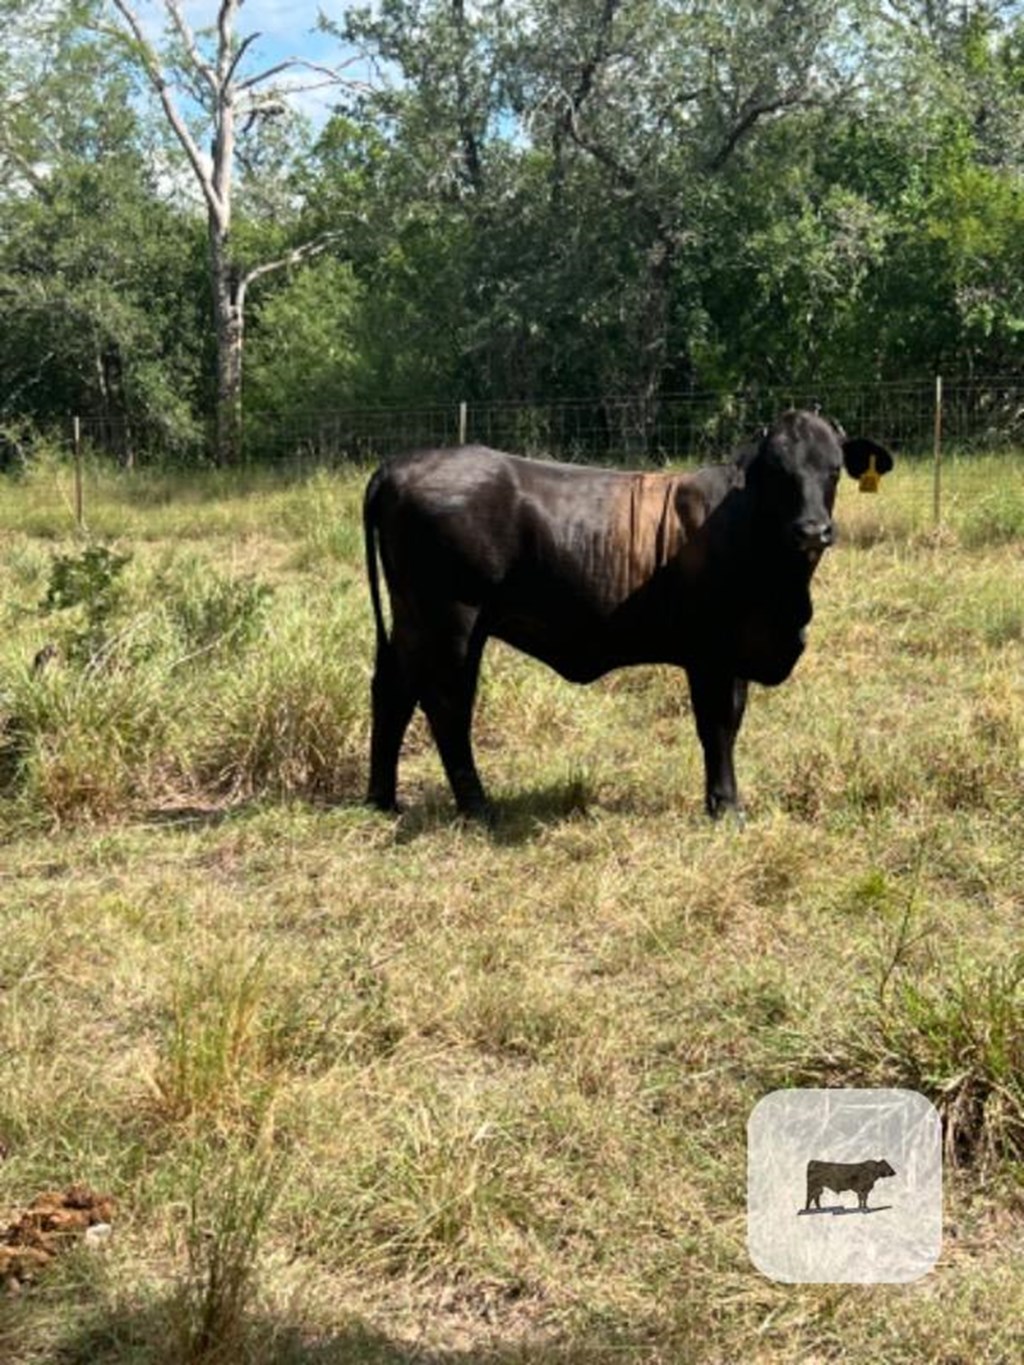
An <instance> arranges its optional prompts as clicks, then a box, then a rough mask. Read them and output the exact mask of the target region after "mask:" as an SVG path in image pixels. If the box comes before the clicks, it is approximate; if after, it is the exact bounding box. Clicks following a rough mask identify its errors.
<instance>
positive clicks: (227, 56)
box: [97, 0, 342, 463]
mask: <svg viewBox="0 0 1024 1365" xmlns="http://www.w3.org/2000/svg"><path fill="white" fill-rule="evenodd" d="M242 2H243V0H220V3H219V5H218V9H217V18H216V25H215V29H214V33H213V37H212V51H210V52H207V51H206V46H207V45H205V44H204V41H203V38H202V35H197V34H196V33H194V32H193V30H192V28H191V27H190V25H189V24H188V22H187V20H186V18H185V14H184V8H183V5H182V2H181V0H163V8H164V10H165V13H166V16H167V19H168V21H169V24H170V27H171V30H172V32H173V35H174V38H175V42H176V46H175V47H174V48H173V49H172V50H170V51H169V52H168V53H166V54H163V55H162V54H161V53H160V52H159V51H158V49H157V47H156V45H155V43H154V42H153V41H152V40H151V39H150V37H149V36H148V34H147V33H146V31H145V28H144V27H143V24H142V22H141V19H140V17H139V14H138V13H137V11H136V10H135V9H134V8H133V7H132V5H131V4H129V3H128V0H110V5H111V6H112V9H113V11H114V12H115V15H116V17H117V20H119V22H117V21H115V22H113V23H111V22H105V21H100V22H99V23H98V25H97V27H98V29H99V31H101V32H103V33H106V34H108V35H109V36H112V37H114V38H116V39H118V40H120V42H121V43H122V46H123V48H124V50H125V51H127V52H128V53H129V55H130V56H131V58H132V59H133V60H134V61H135V62H136V63H137V64H138V65H139V67H140V68H141V70H142V72H143V73H144V75H145V78H146V80H147V81H148V83H149V85H150V86H151V88H152V90H153V91H154V93H155V94H156V96H157V97H158V99H159V102H160V106H161V109H162V111H163V115H164V117H165V119H166V121H167V125H168V127H169V128H170V130H171V132H172V133H173V137H174V139H175V141H176V142H177V144H178V146H179V147H180V149H181V150H182V151H183V152H184V154H185V158H186V160H187V164H188V167H189V170H190V172H191V174H192V176H193V178H194V181H195V183H196V185H197V186H198V188H199V191H200V193H201V195H202V200H203V204H204V206H205V210H206V221H207V236H208V246H209V271H210V284H211V293H212V301H213V317H214V329H215V335H216V356H217V396H216V437H215V457H216V459H217V460H218V462H221V463H231V462H233V461H235V460H237V459H238V458H239V454H240V449H241V430H242V362H243V345H244V337H245V308H246V297H247V294H248V291H249V289H250V287H251V286H252V285H253V284H254V283H255V281H256V280H258V279H260V278H262V277H263V276H266V275H269V274H271V273H273V272H275V271H279V270H282V269H284V268H285V267H286V266H289V265H295V264H297V263H298V262H300V261H304V260H307V259H309V258H310V257H311V256H314V255H316V254H317V253H318V252H320V251H322V250H324V248H325V247H326V245H327V244H328V241H329V240H330V237H329V235H327V234H324V235H321V236H319V237H317V238H315V239H313V240H306V241H302V242H298V243H296V244H293V245H290V246H288V247H287V248H286V249H284V250H282V251H281V252H280V254H277V255H274V256H271V257H266V258H262V259H257V260H255V261H247V260H246V259H245V258H244V253H243V252H242V251H241V250H240V249H239V244H238V240H237V233H236V232H235V221H234V216H233V198H234V188H235V176H236V168H237V164H238V162H239V160H240V159H241V158H242V156H243V148H242V144H243V143H244V142H245V141H246V140H247V139H252V138H258V137H259V136H260V134H261V133H264V132H265V131H266V130H267V128H268V126H269V125H270V124H271V122H272V121H273V120H274V119H276V118H279V117H280V116H282V115H283V114H285V113H286V112H287V111H288V108H289V105H288V100H289V98H290V97H292V96H294V95H296V94H298V93H300V92H302V91H305V90H308V89H310V88H312V85H313V84H316V85H323V84H325V83H326V84H336V83H338V82H339V81H340V80H341V79H342V76H341V72H340V71H339V70H338V69H335V68H328V67H324V66H322V65H320V64H318V63H315V62H309V61H306V60H304V59H303V58H300V57H289V58H287V59H285V60H283V61H279V62H274V63H273V64H272V65H271V66H269V67H266V68H264V69H262V70H257V71H255V72H252V73H247V72H246V70H245V60H246V57H247V54H248V53H249V52H250V49H251V48H252V45H253V43H254V42H255V41H256V40H257V38H258V37H259V36H260V35H259V34H257V33H250V34H248V35H247V36H246V37H244V38H241V39H239V38H238V36H237V35H236V32H235V22H236V19H237V16H238V11H239V9H240V8H241V5H242ZM297 71H302V72H305V73H307V74H308V75H309V77H310V80H309V81H306V82H302V81H299V82H292V83H291V84H289V85H288V86H287V87H284V86H282V85H281V84H280V80H279V78H280V77H282V76H283V75H285V74H286V73H290V72H297ZM179 91H183V92H184V94H185V97H186V98H187V100H188V101H190V104H191V107H193V108H195V109H198V110H199V111H200V112H201V114H202V116H203V117H204V119H205V122H206V125H207V128H208V131H209V147H210V150H209V153H208V154H207V153H206V152H204V150H203V149H202V146H201V145H200V141H199V136H200V135H199V134H197V133H195V132H193V129H192V127H191V124H190V118H189V117H188V116H187V112H186V109H185V107H184V106H183V103H182V101H181V97H180V95H179V93H177V92H179Z"/></svg>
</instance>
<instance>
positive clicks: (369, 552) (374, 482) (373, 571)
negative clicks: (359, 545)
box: [363, 469, 388, 650]
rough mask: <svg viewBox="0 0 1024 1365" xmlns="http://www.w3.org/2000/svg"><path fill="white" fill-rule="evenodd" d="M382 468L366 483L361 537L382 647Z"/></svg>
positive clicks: (385, 634) (384, 635) (384, 637)
mask: <svg viewBox="0 0 1024 1365" xmlns="http://www.w3.org/2000/svg"><path fill="white" fill-rule="evenodd" d="M382 475H383V470H382V469H378V470H377V471H376V473H375V474H374V475H373V477H372V478H371V479H370V482H369V483H368V484H367V485H366V494H365V496H364V497H363V539H364V541H365V544H366V577H367V579H368V580H369V584H370V601H371V603H372V604H373V618H374V621H375V622H376V626H377V648H378V650H381V649H384V648H385V647H386V645H387V643H388V632H387V626H386V625H385V624H384V612H383V609H382V607H381V601H380V572H379V569H378V565H377V498H378V495H379V491H380V484H381V477H382Z"/></svg>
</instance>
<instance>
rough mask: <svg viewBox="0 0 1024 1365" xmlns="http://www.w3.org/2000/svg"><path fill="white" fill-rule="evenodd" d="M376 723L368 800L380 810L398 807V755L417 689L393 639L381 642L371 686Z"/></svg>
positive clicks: (371, 747)
mask: <svg viewBox="0 0 1024 1365" xmlns="http://www.w3.org/2000/svg"><path fill="white" fill-rule="evenodd" d="M370 695H371V699H372V703H373V727H372V731H371V737H370V788H369V791H368V793H367V798H366V799H367V800H368V801H369V802H370V804H371V805H373V806H377V807H378V808H379V809H380V810H396V809H397V807H398V800H397V787H398V755H399V753H400V752H401V748H402V740H403V738H404V737H405V732H406V730H407V729H408V726H409V721H410V720H411V719H412V713H413V709H414V707H415V705H416V693H415V691H414V689H413V687H412V686H411V684H410V682H409V680H408V677H407V674H406V670H405V668H403V666H402V660H401V658H400V657H399V654H398V650H397V649H396V647H395V645H394V644H393V643H392V642H391V641H390V640H384V639H382V640H381V641H380V642H379V643H378V645H377V660H376V664H375V666H374V671H373V683H372V686H371V693H370Z"/></svg>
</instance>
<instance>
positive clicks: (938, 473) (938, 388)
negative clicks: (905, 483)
mask: <svg viewBox="0 0 1024 1365" xmlns="http://www.w3.org/2000/svg"><path fill="white" fill-rule="evenodd" d="M941 517H942V375H941V374H937V375H936V376H935V440H934V467H933V477H932V520H933V521H934V523H935V525H936V526H938V525H939V522H940V520H941Z"/></svg>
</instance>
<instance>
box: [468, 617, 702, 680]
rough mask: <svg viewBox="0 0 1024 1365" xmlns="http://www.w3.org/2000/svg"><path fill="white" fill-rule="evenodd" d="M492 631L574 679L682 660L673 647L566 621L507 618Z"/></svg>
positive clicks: (564, 676)
mask: <svg viewBox="0 0 1024 1365" xmlns="http://www.w3.org/2000/svg"><path fill="white" fill-rule="evenodd" d="M490 633H491V634H492V635H493V636H494V637H495V638H496V639H499V640H504V642H505V643H506V644H508V645H511V646H512V647H513V648H514V649H518V650H520V651H521V652H522V653H523V654H528V655H530V657H531V658H534V659H539V660H540V662H541V663H544V664H547V666H548V667H549V668H552V669H554V671H555V672H556V673H558V674H559V675H560V676H561V677H563V678H565V679H566V681H567V682H573V683H589V682H594V681H595V680H596V679H597V678H602V677H604V675H605V674H606V673H611V672H612V671H613V670H614V669H616V668H627V667H629V666H631V665H633V664H657V663H682V659H681V658H678V657H676V656H675V655H674V654H673V655H672V656H671V657H669V655H670V653H671V651H669V650H667V649H666V648H663V647H661V646H658V647H655V646H653V645H652V643H651V642H650V641H646V640H641V639H635V638H620V637H619V635H618V634H617V633H615V632H608V631H607V630H600V629H597V628H595V629H592V630H585V631H581V630H580V629H579V627H578V626H576V627H572V626H569V625H567V624H565V623H563V625H562V627H561V628H560V629H559V628H558V627H547V626H545V627H539V626H538V625H537V623H536V622H533V621H530V622H526V621H516V620H515V619H506V620H503V621H502V622H501V623H500V624H498V625H497V626H495V627H494V628H493V629H492V630H491V632H490Z"/></svg>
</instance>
